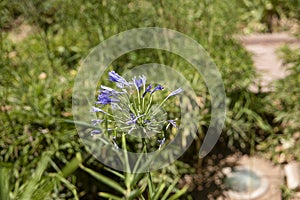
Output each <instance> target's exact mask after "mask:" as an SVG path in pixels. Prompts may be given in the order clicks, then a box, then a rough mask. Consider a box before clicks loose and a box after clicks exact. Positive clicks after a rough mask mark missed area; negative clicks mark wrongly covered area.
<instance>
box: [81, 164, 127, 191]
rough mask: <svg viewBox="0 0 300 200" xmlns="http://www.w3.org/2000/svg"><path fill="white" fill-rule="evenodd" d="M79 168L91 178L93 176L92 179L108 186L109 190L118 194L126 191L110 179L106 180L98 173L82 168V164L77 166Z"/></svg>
mask: <svg viewBox="0 0 300 200" xmlns="http://www.w3.org/2000/svg"><path fill="white" fill-rule="evenodd" d="M79 166H80V168H81V169H82V170H84V171H85V172H87V173H89V174H90V175H91V176H93V177H94V178H96V179H97V180H99V181H101V182H102V183H104V184H106V185H108V186H110V187H111V188H113V189H115V190H117V191H118V192H120V193H121V194H125V193H126V190H125V189H124V188H123V187H122V186H121V185H120V184H119V183H117V182H116V181H114V180H112V179H111V178H108V177H106V176H104V175H102V174H100V173H98V172H95V171H94V170H92V169H89V168H87V167H85V166H83V165H82V164H80V165H79Z"/></svg>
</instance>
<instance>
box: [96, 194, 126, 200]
mask: <svg viewBox="0 0 300 200" xmlns="http://www.w3.org/2000/svg"><path fill="white" fill-rule="evenodd" d="M98 195H99V196H100V197H104V198H107V199H112V200H122V198H120V197H118V196H115V195H112V194H109V193H106V192H99V193H98Z"/></svg>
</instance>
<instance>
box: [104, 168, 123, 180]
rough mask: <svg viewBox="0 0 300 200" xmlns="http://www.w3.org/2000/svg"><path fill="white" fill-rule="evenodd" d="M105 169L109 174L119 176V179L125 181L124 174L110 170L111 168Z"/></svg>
mask: <svg viewBox="0 0 300 200" xmlns="http://www.w3.org/2000/svg"><path fill="white" fill-rule="evenodd" d="M104 169H105V170H106V171H109V172H111V173H112V174H114V175H116V176H118V177H119V178H121V179H122V180H124V179H125V177H124V175H123V174H121V173H119V172H117V171H115V170H112V169H110V168H108V167H104Z"/></svg>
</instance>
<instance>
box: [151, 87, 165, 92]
mask: <svg viewBox="0 0 300 200" xmlns="http://www.w3.org/2000/svg"><path fill="white" fill-rule="evenodd" d="M163 89H164V87H163V86H161V85H158V86H156V87H155V88H154V89H153V90H152V91H151V94H153V93H154V92H155V91H158V90H163Z"/></svg>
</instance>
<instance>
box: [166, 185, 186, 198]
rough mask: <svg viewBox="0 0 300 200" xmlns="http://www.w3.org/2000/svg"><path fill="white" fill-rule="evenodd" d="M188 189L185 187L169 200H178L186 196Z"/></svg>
mask: <svg viewBox="0 0 300 200" xmlns="http://www.w3.org/2000/svg"><path fill="white" fill-rule="evenodd" d="M187 189H188V187H184V188H182V189H181V190H178V191H177V192H176V193H175V194H173V195H172V196H171V197H170V198H169V199H168V200H176V199H178V198H179V197H180V196H182V195H184V194H185V193H186V191H187Z"/></svg>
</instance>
